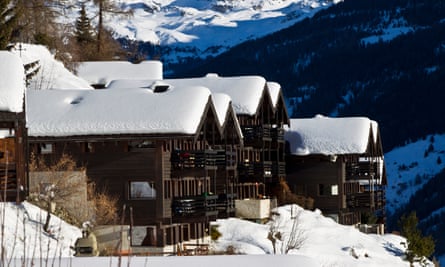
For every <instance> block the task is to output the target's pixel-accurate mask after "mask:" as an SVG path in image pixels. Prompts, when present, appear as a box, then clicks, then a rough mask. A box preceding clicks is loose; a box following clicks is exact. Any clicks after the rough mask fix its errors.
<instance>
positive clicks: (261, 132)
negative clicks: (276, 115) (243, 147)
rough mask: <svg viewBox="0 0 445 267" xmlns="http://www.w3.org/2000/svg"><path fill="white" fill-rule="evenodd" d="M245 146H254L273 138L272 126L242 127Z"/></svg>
mask: <svg viewBox="0 0 445 267" xmlns="http://www.w3.org/2000/svg"><path fill="white" fill-rule="evenodd" d="M241 129H242V132H243V137H244V143H245V144H252V143H255V142H259V141H262V140H264V139H269V138H271V127H270V125H261V126H258V125H251V126H242V127H241Z"/></svg>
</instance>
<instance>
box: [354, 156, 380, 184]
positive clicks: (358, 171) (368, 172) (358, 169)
mask: <svg viewBox="0 0 445 267" xmlns="http://www.w3.org/2000/svg"><path fill="white" fill-rule="evenodd" d="M378 167H379V166H378V163H376V162H367V161H363V162H356V163H348V164H347V165H346V179H347V180H354V179H355V180H357V179H370V178H372V177H378V176H380V175H379V172H380V171H379V168H378Z"/></svg>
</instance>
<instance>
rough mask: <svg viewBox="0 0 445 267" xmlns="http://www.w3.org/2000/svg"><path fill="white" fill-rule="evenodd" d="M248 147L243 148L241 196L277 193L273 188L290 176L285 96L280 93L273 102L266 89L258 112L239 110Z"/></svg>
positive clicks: (239, 174) (240, 177)
mask: <svg viewBox="0 0 445 267" xmlns="http://www.w3.org/2000/svg"><path fill="white" fill-rule="evenodd" d="M238 121H239V124H240V126H241V129H242V132H243V138H244V139H243V140H244V147H243V149H241V150H240V151H239V156H238V157H239V162H238V182H239V184H238V190H237V195H238V197H239V198H255V197H258V196H273V191H274V190H273V189H274V188H275V187H276V186H277V185H278V184H279V182H280V180H282V179H283V180H284V179H286V162H285V141H284V129H283V127H284V125H285V124H288V123H289V118H288V115H287V111H286V107H285V104H284V98H283V96H282V94H281V93H280V96H279V99H278V103H277V104H276V105H273V103H272V100H271V97H270V95H269V93H268V91H267V90H264V92H263V97H262V98H261V101H260V104H259V106H258V110H257V112H256V113H255V114H254V115H245V114H238Z"/></svg>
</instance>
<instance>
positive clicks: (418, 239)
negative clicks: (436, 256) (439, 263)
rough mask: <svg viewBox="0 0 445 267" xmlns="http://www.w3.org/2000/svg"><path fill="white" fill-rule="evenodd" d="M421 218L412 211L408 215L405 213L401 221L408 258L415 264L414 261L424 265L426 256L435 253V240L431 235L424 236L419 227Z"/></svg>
mask: <svg viewBox="0 0 445 267" xmlns="http://www.w3.org/2000/svg"><path fill="white" fill-rule="evenodd" d="M418 222H419V220H418V219H417V215H416V212H411V213H410V214H409V215H408V216H406V215H403V216H402V217H401V219H400V221H399V227H400V231H401V234H402V236H404V237H405V238H406V242H407V244H406V246H407V249H406V252H405V254H406V258H407V260H408V261H409V262H410V265H411V266H413V264H414V262H420V263H421V264H422V265H424V261H425V258H428V257H430V256H431V255H432V254H433V253H434V247H435V245H434V240H433V238H432V237H431V236H427V237H425V236H423V235H422V232H421V231H420V230H419V229H418V228H417V225H418Z"/></svg>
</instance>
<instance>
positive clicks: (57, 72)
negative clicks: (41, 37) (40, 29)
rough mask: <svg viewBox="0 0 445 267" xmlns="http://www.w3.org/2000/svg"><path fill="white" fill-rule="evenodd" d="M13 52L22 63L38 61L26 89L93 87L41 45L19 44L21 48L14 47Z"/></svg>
mask: <svg viewBox="0 0 445 267" xmlns="http://www.w3.org/2000/svg"><path fill="white" fill-rule="evenodd" d="M13 52H14V53H15V54H16V55H20V57H21V58H22V61H23V63H24V64H28V63H31V62H35V61H37V60H38V61H39V71H38V73H37V75H36V76H34V77H33V78H32V79H31V81H30V83H29V86H28V89H34V90H46V89H89V90H91V89H93V88H92V87H91V86H90V85H89V84H88V83H87V82H86V81H85V80H83V79H81V78H79V77H77V76H76V75H74V74H73V73H71V72H70V71H68V69H66V68H65V66H64V65H63V63H62V62H61V61H58V60H56V59H55V58H54V55H53V54H51V52H50V51H49V50H48V48H46V47H45V46H43V45H32V44H21V49H20V47H16V50H13Z"/></svg>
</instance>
